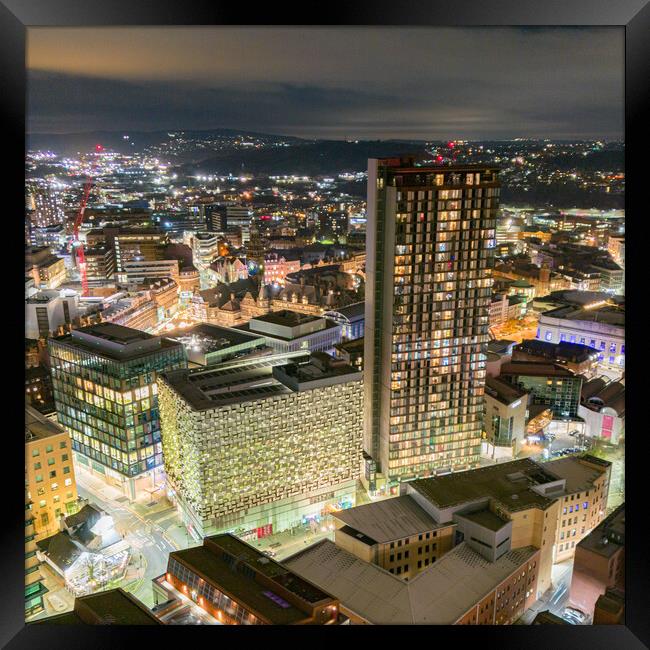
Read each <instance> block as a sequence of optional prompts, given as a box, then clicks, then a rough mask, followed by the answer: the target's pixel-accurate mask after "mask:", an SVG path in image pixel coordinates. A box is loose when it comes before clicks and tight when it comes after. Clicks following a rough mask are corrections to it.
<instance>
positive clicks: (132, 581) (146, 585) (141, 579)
mask: <svg viewBox="0 0 650 650" xmlns="http://www.w3.org/2000/svg"><path fill="white" fill-rule="evenodd" d="M76 472H77V488H78V491H79V496H80V497H82V498H84V499H88V500H89V501H90V503H95V504H97V505H98V506H100V507H101V508H103V509H104V510H106V512H108V513H109V514H110V515H111V516H112V517H113V521H114V523H115V528H116V530H117V531H118V532H119V533H121V534H122V535H123V536H124V539H125V540H126V541H127V542H128V543H129V544H130V545H131V552H132V557H133V561H134V566H135V568H136V569H137V572H136V573H135V575H133V576H129V578H128V579H126V580H123V581H121V583H120V584H119V585H115V586H121V587H122V588H123V589H125V590H126V591H129V592H131V593H133V594H134V595H135V597H136V598H138V599H139V600H141V601H142V602H143V603H144V604H145V605H147V606H149V607H150V606H152V605H153V593H152V589H151V580H152V579H153V578H155V577H157V576H159V575H161V574H162V573H164V572H165V571H166V569H167V560H168V556H169V553H170V552H171V551H174V550H177V549H179V548H187V547H188V546H190V545H195V543H194V542H193V540H191V538H189V537H188V536H187V534H186V533H185V532H184V531H185V528H184V527H183V525H182V524H181V521H180V519H179V517H178V514H177V512H176V509H175V508H173V507H172V506H171V505H170V504H169V503H168V501H167V500H166V499H165V498H164V497H162V496H158V497H157V500H156V501H149V500H148V499H147V500H146V501H144V502H140V501H137V502H135V503H129V501H128V499H127V498H126V497H124V496H122V494H121V493H120V492H119V491H118V490H117V489H116V488H113V487H110V486H108V485H106V484H105V483H104V482H103V481H101V480H100V479H98V478H96V477H94V476H92V475H91V474H90V473H89V472H88V471H87V470H85V469H84V468H82V467H79V466H77V468H76ZM190 542H193V543H190Z"/></svg>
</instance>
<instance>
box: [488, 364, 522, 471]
mask: <svg viewBox="0 0 650 650" xmlns="http://www.w3.org/2000/svg"><path fill="white" fill-rule="evenodd" d="M483 397H484V400H485V418H484V420H483V426H484V429H485V434H486V443H485V445H486V449H485V453H486V455H488V456H490V457H491V458H494V459H502V458H514V457H515V456H516V455H517V454H518V453H519V452H520V451H521V446H522V444H523V443H524V438H525V437H526V413H527V409H528V393H527V392H526V391H525V390H523V389H521V388H520V387H519V386H517V385H515V384H510V383H508V382H505V381H502V380H501V379H498V378H496V377H491V376H489V375H488V376H487V377H486V378H485V393H484V396H483Z"/></svg>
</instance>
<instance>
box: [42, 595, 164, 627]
mask: <svg viewBox="0 0 650 650" xmlns="http://www.w3.org/2000/svg"><path fill="white" fill-rule="evenodd" d="M32 625H162V622H161V621H160V619H158V617H157V616H156V615H155V614H153V612H152V611H151V610H150V609H149V608H148V607H146V606H145V605H143V604H142V603H141V602H140V601H139V600H138V599H137V598H135V597H134V596H132V595H131V594H129V593H128V592H126V591H124V590H123V589H122V588H120V587H118V588H117V589H107V590H106V591H101V592H99V593H97V594H88V595H87V596H79V597H77V598H75V601H74V609H73V610H72V611H71V612H65V613H63V614H56V615H54V616H48V617H47V618H43V619H39V620H38V621H34V622H33V623H32Z"/></svg>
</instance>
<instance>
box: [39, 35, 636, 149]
mask: <svg viewBox="0 0 650 650" xmlns="http://www.w3.org/2000/svg"><path fill="white" fill-rule="evenodd" d="M65 31H66V30H52V29H49V28H48V29H47V30H46V29H40V30H35V32H36V33H31V34H30V38H29V44H30V47H29V52H30V56H29V61H30V68H31V71H30V75H29V97H28V102H29V104H28V106H29V113H28V115H29V130H30V131H32V132H47V131H57V132H66V131H88V130H95V129H97V130H99V129H109V130H110V129H120V130H121V129H125V130H127V129H130V130H139V129H150V130H154V129H182V128H185V129H191V128H196V129H199V128H240V129H247V130H257V131H268V132H272V133H285V134H288V135H297V136H303V137H333V138H341V137H364V138H392V137H408V138H432V139H434V138H435V139H437V138H447V137H450V138H469V139H471V138H509V137H518V136H519V137H599V138H608V139H615V138H620V137H622V133H623V38H622V32H621V31H620V30H618V29H615V28H611V29H583V30H580V29H567V30H560V29H545V30H530V31H526V30H521V29H492V30H490V29H419V30H417V29H393V30H386V29H367V30H360V29H345V28H341V29H329V30H325V29H314V30H310V29H305V30H296V29H294V30H289V29H275V28H269V29H267V30H260V29H242V30H239V29H232V30H229V29H214V30H209V29H200V30H195V31H192V30H180V31H178V32H177V31H175V30H173V29H168V30H160V29H155V30H153V31H151V32H150V31H148V30H135V29H134V28H131V30H130V32H129V34H130V36H131V38H130V39H127V38H126V37H125V34H124V32H125V30H108V31H105V32H103V33H102V35H101V38H100V37H98V34H97V30H81V31H78V32H77V33H76V37H75V38H74V39H72V38H68V39H67V40H66V39H65V38H64V36H65V34H64V32H65ZM67 31H68V32H69V31H70V30H67ZM86 31H94V32H95V33H94V37H95V39H96V41H95V45H96V44H97V42H98V41H99V42H101V43H102V47H101V48H98V47H95V48H94V49H92V51H90V50H89V54H88V57H87V60H86V61H84V60H80V59H79V52H78V49H79V48H81V47H83V45H84V38H86V37H88V35H87V34H86ZM30 32H34V30H30ZM54 32H56V33H54ZM84 34H86V35H85V36H84ZM68 36H69V35H68ZM163 36H164V38H163ZM291 36H293V38H291ZM188 48H189V49H188ZM48 52H49V53H50V56H49V58H48V57H46V54H47V53H48ZM111 55H112V56H114V60H112V59H110V57H111Z"/></svg>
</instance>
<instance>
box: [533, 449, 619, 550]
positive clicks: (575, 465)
mask: <svg viewBox="0 0 650 650" xmlns="http://www.w3.org/2000/svg"><path fill="white" fill-rule="evenodd" d="M544 469H545V470H547V471H549V472H551V473H552V474H554V475H555V476H557V477H558V479H560V480H561V481H563V486H562V492H559V491H558V498H559V499H560V501H561V503H560V509H559V512H558V521H557V534H556V537H555V560H554V561H555V562H564V561H565V560H568V559H570V558H572V557H573V556H574V553H575V549H576V546H577V545H578V544H579V543H580V540H582V539H583V538H584V537H586V536H587V535H589V533H590V532H591V531H592V530H593V529H594V528H596V526H598V524H599V523H600V522H601V521H602V520H603V517H604V516H605V510H606V506H607V496H608V494H609V480H610V476H611V463H610V462H609V461H606V460H602V459H600V458H596V457H595V456H590V455H584V456H567V457H565V458H558V459H557V460H552V461H549V462H547V463H545V464H544Z"/></svg>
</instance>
